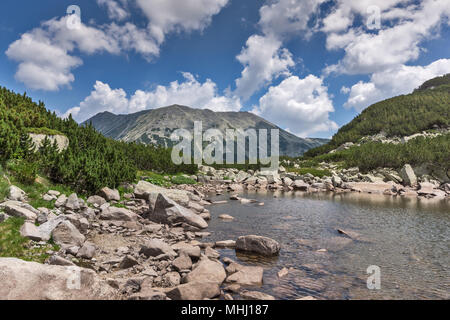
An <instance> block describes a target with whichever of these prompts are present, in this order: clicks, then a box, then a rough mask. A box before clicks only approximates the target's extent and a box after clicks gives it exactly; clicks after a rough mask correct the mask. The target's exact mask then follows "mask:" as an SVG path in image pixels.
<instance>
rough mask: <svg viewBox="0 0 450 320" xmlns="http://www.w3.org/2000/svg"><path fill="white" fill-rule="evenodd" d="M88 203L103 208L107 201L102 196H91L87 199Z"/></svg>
mask: <svg viewBox="0 0 450 320" xmlns="http://www.w3.org/2000/svg"><path fill="white" fill-rule="evenodd" d="M87 203H89V204H91V205H93V206H97V207H101V206H102V205H104V204H105V203H106V200H105V199H104V198H103V197H100V196H91V197H89V198H88V199H87Z"/></svg>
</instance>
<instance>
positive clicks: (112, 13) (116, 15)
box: [97, 0, 130, 21]
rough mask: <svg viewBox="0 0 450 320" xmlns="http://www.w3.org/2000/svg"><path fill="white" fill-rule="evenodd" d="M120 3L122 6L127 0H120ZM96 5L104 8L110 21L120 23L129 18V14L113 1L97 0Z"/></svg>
mask: <svg viewBox="0 0 450 320" xmlns="http://www.w3.org/2000/svg"><path fill="white" fill-rule="evenodd" d="M120 2H122V5H124V4H126V2H127V0H121V1H120ZM97 3H98V5H99V6H104V7H106V9H107V11H108V17H109V18H110V19H113V20H118V21H121V20H124V19H126V18H128V17H129V16H130V14H129V12H128V11H127V10H125V9H124V8H123V7H122V6H121V5H120V4H119V3H118V2H117V1H115V0H97Z"/></svg>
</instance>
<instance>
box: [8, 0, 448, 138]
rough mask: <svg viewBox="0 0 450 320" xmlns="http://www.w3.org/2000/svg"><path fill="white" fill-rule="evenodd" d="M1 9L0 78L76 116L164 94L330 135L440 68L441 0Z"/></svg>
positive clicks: (140, 106)
mask: <svg viewBox="0 0 450 320" xmlns="http://www.w3.org/2000/svg"><path fill="white" fill-rule="evenodd" d="M2 4H3V6H2V7H3V8H4V10H2V11H1V12H0V35H1V36H0V85H2V86H6V87H7V88H10V89H12V90H14V91H17V92H23V91H26V92H27V93H28V95H29V96H31V97H33V98H34V99H35V100H42V101H44V102H45V103H46V106H47V107H48V108H49V109H51V110H56V111H57V112H58V113H59V114H60V115H61V116H67V114H68V113H72V115H73V116H74V118H75V119H76V120H78V121H83V120H85V119H87V118H88V117H90V116H92V115H94V114H96V113H97V112H102V111H111V112H114V113H130V112H136V111H140V110H144V109H151V108H157V107H163V106H166V105H170V104H174V103H178V104H183V105H188V106H191V107H195V108H209V109H212V110H215V111H239V110H243V111H252V112H255V113H257V114H259V115H261V116H262V117H264V118H266V119H268V120H269V121H272V122H274V123H275V124H277V125H279V126H280V127H282V128H284V129H288V130H289V131H290V132H292V133H294V134H297V135H300V136H314V137H330V136H331V135H332V134H333V133H335V132H336V130H337V129H338V128H339V127H340V126H342V125H344V124H346V123H347V122H349V121H350V120H351V119H352V118H353V117H355V116H356V115H357V114H358V113H359V112H360V111H362V110H363V109H364V108H366V107H367V106H369V105H370V104H372V103H374V102H376V101H379V100H382V99H385V98H388V97H391V96H395V95H399V94H406V93H409V92H411V91H412V90H413V89H414V88H416V87H417V86H418V85H420V84H421V83H422V82H423V81H425V80H427V79H429V78H432V77H435V76H438V75H442V74H445V73H449V72H450V44H449V39H450V26H449V16H450V1H447V0H424V1H412V0H362V1H350V0H336V1H325V0H297V1H291V0H273V1H260V0H259V1H254V0H253V1H250V0H239V1H238V0H184V1H180V0H165V1H161V0H96V1H93V0H90V1H87V0H86V1H65V0H58V1H54V0H53V1H50V0H43V1H39V2H37V1H31V0H30V1H12V0H3V2H2ZM70 5H77V6H78V7H79V8H80V10H81V20H80V23H78V24H76V25H75V28H70V25H69V26H68V21H69V23H70V22H71V21H73V20H69V19H73V18H74V16H70V15H67V8H68V7H69V6H70ZM378 18H379V20H378ZM378 21H379V23H377V22H378ZM75 23H77V21H76V19H75Z"/></svg>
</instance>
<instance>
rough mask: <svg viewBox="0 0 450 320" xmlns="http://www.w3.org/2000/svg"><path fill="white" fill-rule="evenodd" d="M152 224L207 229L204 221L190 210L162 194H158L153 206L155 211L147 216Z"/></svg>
mask: <svg viewBox="0 0 450 320" xmlns="http://www.w3.org/2000/svg"><path fill="white" fill-rule="evenodd" d="M149 217H150V219H151V220H152V221H154V222H158V223H164V224H168V225H173V224H176V223H179V222H183V223H186V224H188V225H191V226H194V227H197V228H200V229H205V228H207V227H208V224H207V223H206V221H205V220H204V219H203V218H202V217H200V216H199V215H196V214H195V213H194V212H192V211H191V210H189V209H187V208H184V207H182V206H180V205H178V204H177V203H176V202H175V201H173V200H171V199H169V198H168V197H166V196H164V195H163V194H159V195H158V198H157V200H156V204H155V210H154V211H153V213H152V214H151V215H150V216H149Z"/></svg>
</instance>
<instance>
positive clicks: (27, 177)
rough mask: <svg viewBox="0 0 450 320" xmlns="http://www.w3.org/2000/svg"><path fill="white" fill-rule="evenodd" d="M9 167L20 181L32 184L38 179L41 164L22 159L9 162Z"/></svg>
mask: <svg viewBox="0 0 450 320" xmlns="http://www.w3.org/2000/svg"><path fill="white" fill-rule="evenodd" d="M7 168H8V170H10V171H12V173H13V174H14V175H15V176H16V178H17V180H18V181H19V182H21V183H26V184H32V183H34V181H35V180H36V177H37V174H38V168H39V166H38V163H37V162H32V161H29V160H23V159H22V160H14V161H10V162H8V165H7Z"/></svg>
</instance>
